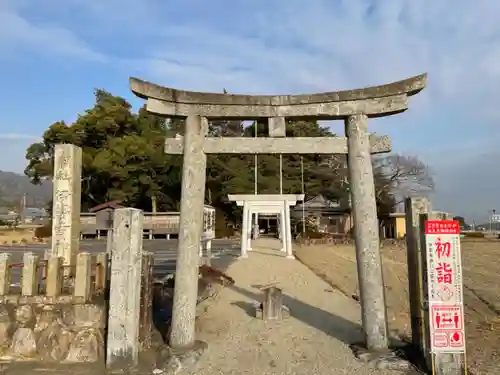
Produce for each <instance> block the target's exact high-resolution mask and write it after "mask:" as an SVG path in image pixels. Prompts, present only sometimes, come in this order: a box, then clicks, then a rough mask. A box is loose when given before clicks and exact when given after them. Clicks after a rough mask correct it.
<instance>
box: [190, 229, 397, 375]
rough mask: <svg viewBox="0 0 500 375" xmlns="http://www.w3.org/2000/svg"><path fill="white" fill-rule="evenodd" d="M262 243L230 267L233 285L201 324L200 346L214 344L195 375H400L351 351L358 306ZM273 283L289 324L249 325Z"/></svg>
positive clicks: (356, 331) (273, 244) (275, 245)
mask: <svg viewBox="0 0 500 375" xmlns="http://www.w3.org/2000/svg"><path fill="white" fill-rule="evenodd" d="M279 247H280V245H279V242H278V241H274V240H267V239H261V240H259V242H258V243H255V244H254V251H252V252H250V253H249V258H248V259H244V260H238V261H237V262H235V263H233V264H231V265H230V266H229V268H228V270H227V273H228V274H229V275H230V276H232V277H233V278H234V279H235V281H236V285H235V286H234V287H230V288H225V289H223V290H222V291H221V293H220V295H219V296H218V298H217V300H216V301H215V302H214V303H213V304H211V305H210V307H209V308H208V309H207V310H206V311H205V313H204V314H203V315H202V316H201V317H200V318H199V321H198V330H199V333H198V338H199V339H201V340H204V341H206V342H208V343H209V348H208V350H207V352H205V354H204V356H203V357H202V359H201V361H200V362H199V364H198V366H197V370H196V372H195V373H196V374H198V375H214V374H258V375H265V374H322V375H326V374H335V375H339V374H352V375H354V374H356V375H364V374H372V375H373V374H375V375H377V374H379V375H383V374H397V373H398V372H397V371H389V370H386V371H379V370H374V369H373V368H372V367H371V366H370V365H366V364H363V363H360V362H358V361H357V360H356V359H355V358H354V356H353V355H352V352H351V350H350V349H349V347H348V344H349V343H354V342H359V341H362V336H361V329H360V324H359V320H360V309H359V306H358V305H357V303H356V302H355V301H353V300H351V299H349V298H347V297H346V296H344V295H343V294H342V293H340V292H338V291H336V290H333V289H332V288H331V287H330V286H329V285H328V284H326V283H325V282H324V281H322V280H321V279H320V278H319V277H317V276H316V275H315V274H314V273H313V272H312V271H310V270H309V269H308V268H307V267H306V266H304V265H303V264H302V263H300V262H299V261H297V260H290V259H286V258H284V257H283V256H282V253H280V252H279V251H277V250H270V249H278V248H279ZM271 283H276V284H275V285H276V286H278V287H280V288H282V290H283V293H284V300H283V302H284V304H285V305H287V306H288V307H289V308H290V310H291V315H292V316H291V317H290V318H288V319H286V320H284V321H281V322H272V323H269V322H264V321H262V320H257V319H256V318H254V317H252V315H253V313H254V312H253V309H252V301H255V300H259V301H260V300H261V296H262V292H261V291H260V289H259V288H260V287H261V286H264V285H268V284H271Z"/></svg>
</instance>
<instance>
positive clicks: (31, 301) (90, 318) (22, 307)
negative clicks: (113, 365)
mask: <svg viewBox="0 0 500 375" xmlns="http://www.w3.org/2000/svg"><path fill="white" fill-rule="evenodd" d="M16 268H17V269H20V270H21V279H20V283H19V286H20V288H19V287H17V288H16V287H15V286H14V285H15V284H14V285H12V273H13V271H14V270H15V269H16ZM108 269H109V266H108V258H107V254H106V253H100V254H97V255H92V254H89V253H79V254H78V255H77V257H76V262H75V265H74V266H64V265H63V263H62V258H58V257H53V258H50V259H49V260H40V259H39V257H38V256H36V255H35V254H33V253H25V254H24V256H23V263H17V264H16V263H12V262H11V254H10V253H2V254H0V360H1V361H44V362H68V363H77V362H98V361H100V360H103V359H104V352H105V351H104V334H105V328H106V323H107V322H106V319H107V303H106V298H105V294H106V289H107V286H106V285H107V279H108ZM16 289H17V290H16ZM19 289H20V290H19Z"/></svg>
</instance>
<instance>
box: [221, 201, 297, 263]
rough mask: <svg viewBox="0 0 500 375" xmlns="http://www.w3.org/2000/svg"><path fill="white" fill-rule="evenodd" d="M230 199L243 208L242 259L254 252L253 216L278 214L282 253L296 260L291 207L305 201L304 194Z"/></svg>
mask: <svg viewBox="0 0 500 375" xmlns="http://www.w3.org/2000/svg"><path fill="white" fill-rule="evenodd" d="M228 199H229V201H230V202H236V204H237V205H238V206H242V207H243V220H242V223H241V255H240V258H246V257H247V256H248V255H247V252H248V251H249V250H252V247H251V245H250V244H251V241H252V237H251V231H252V220H251V219H252V215H258V214H278V215H279V217H280V226H281V228H280V232H281V243H282V246H283V247H282V251H284V252H285V254H286V257H287V258H288V259H295V257H294V256H293V254H292V230H291V220H290V206H295V204H296V203H297V201H303V200H304V194H229V195H228Z"/></svg>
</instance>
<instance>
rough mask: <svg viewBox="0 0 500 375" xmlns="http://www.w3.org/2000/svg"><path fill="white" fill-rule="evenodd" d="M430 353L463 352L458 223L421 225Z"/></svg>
mask: <svg viewBox="0 0 500 375" xmlns="http://www.w3.org/2000/svg"><path fill="white" fill-rule="evenodd" d="M425 242H426V251H427V284H428V301H429V311H430V319H431V321H430V327H431V350H432V352H450V353H453V352H465V331H464V311H463V281H462V262H461V253H460V225H459V223H458V221H451V220H428V221H426V223H425Z"/></svg>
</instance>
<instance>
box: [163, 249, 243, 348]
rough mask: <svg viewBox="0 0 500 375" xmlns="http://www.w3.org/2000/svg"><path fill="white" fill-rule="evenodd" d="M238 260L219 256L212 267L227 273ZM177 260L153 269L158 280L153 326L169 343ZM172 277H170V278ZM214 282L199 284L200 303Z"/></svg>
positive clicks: (212, 261) (213, 260) (233, 256)
mask: <svg viewBox="0 0 500 375" xmlns="http://www.w3.org/2000/svg"><path fill="white" fill-rule="evenodd" d="M235 259H236V256H235V255H232V254H225V255H219V256H218V257H216V258H213V259H212V260H211V266H212V267H213V268H215V269H217V270H219V271H221V272H225V271H226V270H227V269H228V267H229V266H230V265H231V263H232V262H233V261H234V260H235ZM175 266H176V262H175V260H168V261H164V262H161V263H159V264H155V265H154V268H153V275H154V278H155V279H156V280H157V282H155V286H154V292H153V324H154V326H155V328H156V329H157V330H158V332H159V333H160V334H161V336H162V338H163V341H165V342H166V341H167V339H168V333H169V330H170V323H171V321H172V306H173V297H174V287H175V279H174V277H173V276H174V273H175ZM169 276H170V277H169ZM211 283H212V280H208V281H207V282H202V281H200V283H199V284H198V303H199V302H201V301H203V300H204V299H203V296H204V295H205V294H206V289H207V288H210V287H211Z"/></svg>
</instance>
